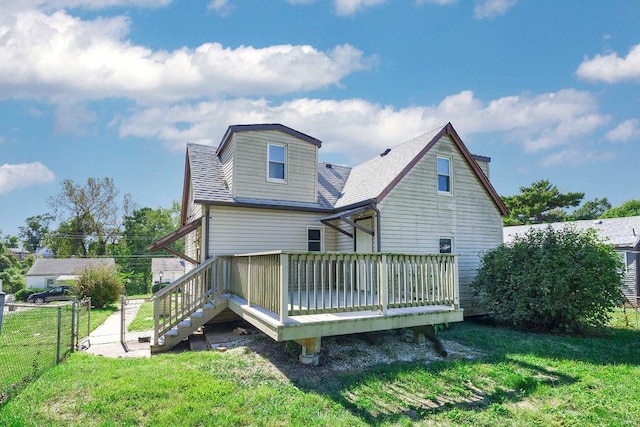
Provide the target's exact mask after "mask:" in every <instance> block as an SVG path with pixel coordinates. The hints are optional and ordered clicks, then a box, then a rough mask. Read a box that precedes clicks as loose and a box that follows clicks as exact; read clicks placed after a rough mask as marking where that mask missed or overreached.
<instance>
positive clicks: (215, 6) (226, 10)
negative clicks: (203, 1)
mask: <svg viewBox="0 0 640 427" xmlns="http://www.w3.org/2000/svg"><path fill="white" fill-rule="evenodd" d="M207 7H208V8H209V9H212V10H215V11H216V12H217V13H218V14H219V15H222V16H227V15H228V14H230V13H231V11H233V9H234V7H233V5H231V3H230V2H229V0H211V1H210V2H209V5H208V6H207Z"/></svg>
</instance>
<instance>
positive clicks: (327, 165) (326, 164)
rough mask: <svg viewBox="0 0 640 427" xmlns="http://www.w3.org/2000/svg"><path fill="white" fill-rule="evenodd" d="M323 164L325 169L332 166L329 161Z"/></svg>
mask: <svg viewBox="0 0 640 427" xmlns="http://www.w3.org/2000/svg"><path fill="white" fill-rule="evenodd" d="M324 166H325V167H326V168H327V169H331V168H332V167H333V165H332V164H331V163H325V164H324Z"/></svg>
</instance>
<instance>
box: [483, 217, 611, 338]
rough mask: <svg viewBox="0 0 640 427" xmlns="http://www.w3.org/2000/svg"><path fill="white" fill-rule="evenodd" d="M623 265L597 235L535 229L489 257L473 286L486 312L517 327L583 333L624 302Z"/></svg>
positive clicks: (605, 318) (573, 231)
mask: <svg viewBox="0 0 640 427" xmlns="http://www.w3.org/2000/svg"><path fill="white" fill-rule="evenodd" d="M622 267H623V266H622V265H621V261H620V258H619V256H618V254H617V253H616V252H615V251H614V250H613V247H612V246H611V245H609V244H607V243H605V242H603V241H601V240H600V239H598V237H597V235H596V233H595V231H594V230H591V229H590V230H588V231H576V230H575V229H574V228H572V227H567V228H564V229H562V230H554V229H553V228H551V227H548V228H546V229H542V230H541V229H530V230H529V231H528V232H527V233H526V234H525V235H524V236H516V238H515V239H514V240H513V242H512V243H510V244H508V245H501V246H498V247H497V248H495V249H493V250H491V251H489V252H487V253H486V254H485V255H484V257H483V258H482V261H481V264H480V268H479V270H478V275H477V276H476V279H475V281H474V283H473V284H472V287H473V288H475V291H476V292H475V294H476V296H477V297H478V300H479V303H480V307H481V309H483V310H484V311H485V312H487V313H489V314H493V315H495V316H496V318H497V319H498V320H502V321H505V322H507V323H510V324H512V325H513V326H516V327H520V328H525V329H530V330H536V331H557V332H582V331H584V330H585V329H586V328H591V327H601V326H604V325H605V324H606V323H607V321H608V320H609V319H610V313H611V311H612V310H613V309H614V308H615V307H616V306H618V305H619V304H620V303H621V302H622V301H623V295H622V291H621V285H622V276H623V273H622Z"/></svg>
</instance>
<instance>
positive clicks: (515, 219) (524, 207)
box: [502, 179, 584, 225]
mask: <svg viewBox="0 0 640 427" xmlns="http://www.w3.org/2000/svg"><path fill="white" fill-rule="evenodd" d="M583 198H584V193H578V192H575V193H561V192H560V190H558V188H557V187H556V186H555V185H552V184H551V183H550V182H549V181H548V180H546V179H543V180H540V181H536V182H534V183H533V184H531V186H529V187H520V194H516V195H514V196H504V197H502V201H503V202H504V204H505V206H506V207H507V209H509V212H510V215H509V217H508V219H506V220H505V224H507V225H515V224H530V223H533V224H538V223H544V222H555V221H562V220H565V219H566V212H564V210H563V208H567V207H570V206H573V207H575V206H578V205H579V204H580V202H581V201H582V199H583Z"/></svg>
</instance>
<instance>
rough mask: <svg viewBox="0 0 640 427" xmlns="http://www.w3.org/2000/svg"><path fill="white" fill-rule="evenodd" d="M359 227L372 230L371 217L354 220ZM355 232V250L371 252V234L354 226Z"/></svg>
mask: <svg viewBox="0 0 640 427" xmlns="http://www.w3.org/2000/svg"><path fill="white" fill-rule="evenodd" d="M355 223H356V224H358V225H359V226H361V227H364V228H366V229H367V230H372V231H373V218H371V217H369V218H365V219H360V220H356V221H355ZM354 232H355V239H354V242H355V251H356V252H373V236H372V235H371V234H369V233H366V232H364V231H362V230H360V229H359V228H355V227H354Z"/></svg>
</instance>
